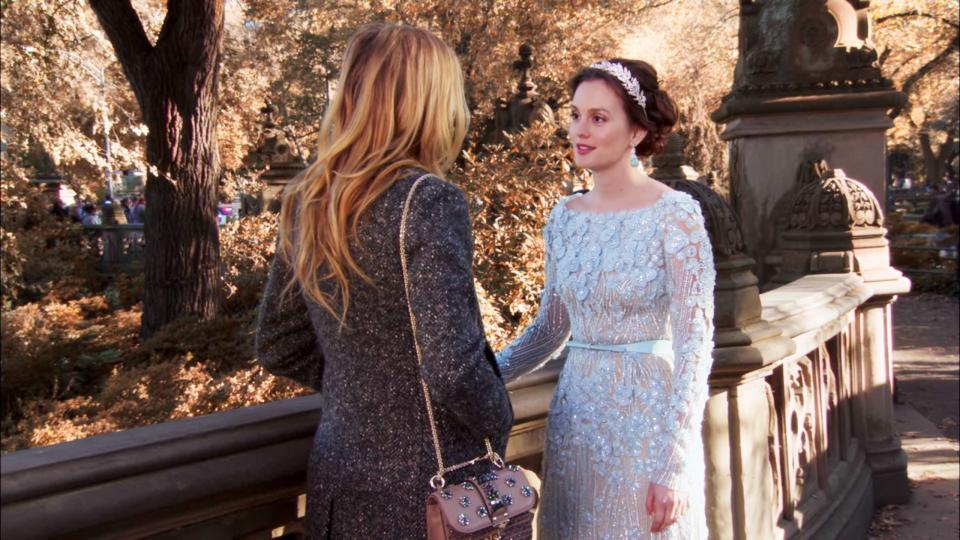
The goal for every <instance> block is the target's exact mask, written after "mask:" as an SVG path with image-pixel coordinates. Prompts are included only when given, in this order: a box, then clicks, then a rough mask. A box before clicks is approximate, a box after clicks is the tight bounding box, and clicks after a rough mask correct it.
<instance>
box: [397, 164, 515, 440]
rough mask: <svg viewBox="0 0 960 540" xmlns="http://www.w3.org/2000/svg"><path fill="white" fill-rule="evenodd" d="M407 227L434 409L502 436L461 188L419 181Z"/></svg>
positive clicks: (503, 407) (499, 385)
mask: <svg viewBox="0 0 960 540" xmlns="http://www.w3.org/2000/svg"><path fill="white" fill-rule="evenodd" d="M406 231H407V232H406V238H405V240H404V246H403V248H404V250H405V252H406V255H407V267H408V275H409V283H410V308H411V310H412V313H413V316H414V320H415V324H416V338H417V344H418V345H419V348H420V353H421V358H422V362H423V363H422V365H421V374H422V376H423V378H424V380H425V381H426V383H427V387H428V388H429V391H430V396H431V399H432V400H433V402H434V406H435V407H443V408H445V409H447V410H448V411H449V412H450V413H452V414H453V415H454V416H456V417H457V418H458V419H459V420H460V421H461V422H462V423H463V424H464V425H465V426H467V427H468V428H469V429H471V430H472V431H473V432H474V433H475V434H476V435H477V436H478V437H489V438H495V437H502V436H503V435H504V434H505V433H508V432H509V430H510V427H511V426H512V424H513V411H512V409H511V405H510V398H509V395H508V394H507V390H506V387H505V386H504V383H503V381H502V380H501V379H500V377H499V375H498V374H497V372H496V363H495V360H494V359H493V358H492V354H491V351H490V350H489V347H488V345H487V341H486V338H485V336H484V332H483V321H482V318H481V316H480V305H479V302H478V301H477V293H476V290H475V288H474V284H473V283H474V282H473V270H472V265H473V239H472V234H471V231H470V216H469V211H468V208H467V201H466V198H465V197H464V195H463V192H461V191H460V190H459V189H458V188H456V187H455V186H453V185H452V184H449V183H447V182H444V181H442V180H439V179H434V178H428V179H426V180H425V181H423V182H421V183H420V185H419V186H418V187H417V191H416V192H415V193H414V194H413V198H412V200H411V202H410V213H409V216H408V219H407V224H406Z"/></svg>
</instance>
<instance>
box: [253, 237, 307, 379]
mask: <svg viewBox="0 0 960 540" xmlns="http://www.w3.org/2000/svg"><path fill="white" fill-rule="evenodd" d="M291 275H292V270H291V269H290V267H289V266H288V265H287V263H286V262H285V261H284V260H283V257H282V256H281V255H280V252H279V250H278V251H277V254H276V255H275V256H274V258H273V264H272V266H271V267H270V274H269V276H268V277H267V285H266V287H265V288H264V291H263V297H262V299H261V300H260V308H259V310H258V312H257V330H256V335H255V338H254V349H255V351H256V355H257V361H259V362H260V364H261V365H262V366H263V367H264V369H266V370H267V371H269V372H270V373H273V374H274V375H282V376H284V377H288V378H290V379H293V380H295V381H297V382H298V383H300V384H302V385H304V386H309V387H310V388H313V389H314V390H317V391H319V390H320V387H321V383H322V379H323V353H322V350H321V348H320V344H319V342H318V340H317V336H316V333H315V331H314V328H313V323H312V322H311V320H310V313H309V312H308V311H307V305H306V302H305V301H304V298H303V294H302V293H301V292H300V291H299V290H298V289H297V287H294V288H293V289H292V290H291V291H289V292H288V293H286V294H284V293H283V289H284V286H285V285H286V283H287V280H288V279H290V276H291Z"/></svg>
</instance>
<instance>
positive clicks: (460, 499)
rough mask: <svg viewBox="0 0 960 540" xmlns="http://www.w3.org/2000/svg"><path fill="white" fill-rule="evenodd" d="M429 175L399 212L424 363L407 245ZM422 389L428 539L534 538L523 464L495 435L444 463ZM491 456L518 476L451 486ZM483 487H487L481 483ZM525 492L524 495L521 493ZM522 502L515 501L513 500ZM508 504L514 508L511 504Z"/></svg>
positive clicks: (531, 495)
mask: <svg viewBox="0 0 960 540" xmlns="http://www.w3.org/2000/svg"><path fill="white" fill-rule="evenodd" d="M427 176H428V175H423V176H421V177H420V178H419V179H417V180H416V181H415V182H414V184H413V187H411V188H410V191H409V192H408V193H407V199H406V202H405V203H404V206H403V213H402V214H401V217H400V266H401V268H402V270H403V285H404V290H405V291H406V295H407V309H408V310H409V315H410V328H411V329H412V331H413V343H414V348H415V350H416V354H417V365H418V366H422V365H423V358H422V356H421V351H420V345H419V343H418V341H417V319H416V317H415V315H414V313H413V307H412V304H411V303H410V278H409V275H408V273H407V255H406V250H405V245H406V244H405V237H406V223H407V216H408V215H409V211H410V201H411V200H412V199H413V194H414V192H415V191H416V189H417V186H418V185H419V184H420V182H421V181H422V180H423V179H424V178H426V177H427ZM420 388H421V390H422V391H423V400H424V403H425V404H426V409H427V419H428V420H429V422H430V434H431V435H432V437H433V448H434V454H435V456H436V459H437V474H435V475H434V476H433V477H432V478H430V482H429V483H430V487H431V488H433V493H432V494H431V495H430V496H429V497H428V498H427V538H428V539H429V540H499V539H510V540H530V539H531V538H532V537H533V510H534V508H536V506H537V502H538V501H537V496H536V491H534V490H533V489H532V488H531V487H530V486H529V485H524V486H522V487H520V488H519V489H517V480H516V478H514V476H522V475H524V474H525V473H524V471H523V469H521V468H520V467H518V466H516V465H504V463H503V459H501V458H500V456H499V455H498V454H497V452H496V451H494V449H493V446H492V445H491V444H490V439H484V441H483V443H484V445H485V447H486V451H487V453H486V454H484V455H482V456H479V457H476V458H474V459H472V460H470V461H465V462H463V463H459V464H457V465H450V466H444V463H443V455H442V453H441V451H440V436H439V434H438V433H437V423H436V421H435V419H434V415H433V403H432V402H431V400H430V390H429V388H427V383H426V381H424V380H423V377H420ZM485 460H486V461H489V462H490V463H491V464H493V466H494V467H496V469H498V470H503V469H504V468H506V470H508V471H510V472H512V473H518V475H508V477H507V478H506V479H501V478H500V475H499V474H497V473H496V472H494V471H491V472H487V473H484V474H481V475H479V476H478V477H476V478H470V479H468V480H467V481H466V482H462V483H460V484H455V485H450V486H447V485H446V481H445V480H444V478H443V477H444V475H445V474H446V473H450V472H453V471H456V470H459V469H462V468H464V467H467V466H470V465H475V464H477V463H480V462H481V461H485ZM481 486H482V487H481ZM478 492H479V493H478ZM474 494H479V497H478V499H479V500H478V501H477V503H476V510H475V512H476V516H477V519H476V520H471V519H470V517H469V516H467V514H466V513H465V512H463V509H465V508H470V507H471V506H473V505H474V499H473V498H471V495H474ZM518 495H519V496H522V497H523V498H522V499H518V498H516V497H517V496H518ZM515 500H516V501H518V502H514V501H515ZM508 507H509V508H508Z"/></svg>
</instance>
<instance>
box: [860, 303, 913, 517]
mask: <svg viewBox="0 0 960 540" xmlns="http://www.w3.org/2000/svg"><path fill="white" fill-rule="evenodd" d="M892 303H893V297H892V296H889V295H882V296H879V297H873V298H871V299H870V300H869V301H868V302H867V303H866V304H864V305H863V306H862V307H861V311H860V314H859V317H860V321H859V322H860V325H859V326H860V328H861V329H862V331H863V332H864V335H863V340H862V349H861V351H860V354H861V355H862V360H861V365H862V366H863V373H862V376H863V380H862V384H863V388H864V392H863V394H862V396H863V398H862V399H863V402H864V407H863V411H864V427H865V429H866V433H864V438H863V440H864V449H865V450H866V453H867V463H868V464H869V465H870V468H871V469H872V470H873V487H874V495H873V496H874V500H875V501H876V504H877V505H878V506H882V505H885V504H904V503H906V502H907V501H908V500H909V499H910V486H909V484H908V482H907V455H906V454H905V453H904V451H903V449H902V448H901V446H900V438H899V437H898V436H897V431H896V423H895V422H894V417H893V347H892V336H893V328H892V324H891V304H892Z"/></svg>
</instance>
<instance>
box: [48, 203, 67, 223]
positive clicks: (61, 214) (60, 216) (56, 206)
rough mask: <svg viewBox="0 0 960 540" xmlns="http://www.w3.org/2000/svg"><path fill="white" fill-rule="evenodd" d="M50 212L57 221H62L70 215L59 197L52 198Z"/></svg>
mask: <svg viewBox="0 0 960 540" xmlns="http://www.w3.org/2000/svg"><path fill="white" fill-rule="evenodd" d="M50 213H51V214H53V215H54V217H56V218H57V220H58V221H63V220H64V219H67V218H68V217H70V211H69V210H67V208H66V207H65V206H64V205H63V201H61V200H60V199H54V201H53V207H52V208H50Z"/></svg>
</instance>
